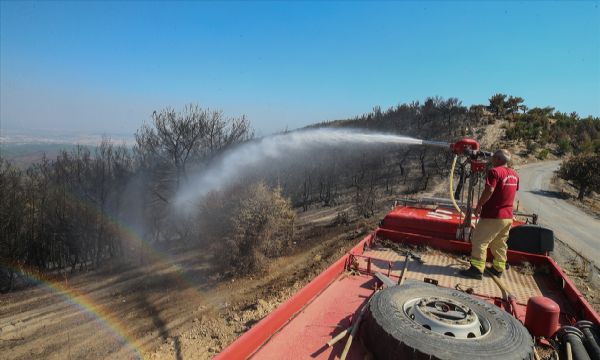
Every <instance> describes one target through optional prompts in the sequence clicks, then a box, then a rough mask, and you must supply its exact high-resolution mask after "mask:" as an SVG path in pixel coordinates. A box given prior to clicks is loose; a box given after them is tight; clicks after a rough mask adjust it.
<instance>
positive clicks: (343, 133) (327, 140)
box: [174, 129, 423, 212]
mask: <svg viewBox="0 0 600 360" xmlns="http://www.w3.org/2000/svg"><path fill="white" fill-rule="evenodd" d="M422 143H423V141H422V140H420V139H415V138H411V137H407V136H400V135H393V134H383V133H372V132H365V131H360V130H338V129H314V130H302V131H296V132H290V133H283V134H277V135H273V136H268V137H264V138H261V139H259V140H256V141H250V142H246V143H243V144H241V145H239V146H237V147H235V148H233V149H230V150H228V151H226V152H225V153H224V154H223V155H222V156H221V157H220V158H219V159H217V160H216V161H213V162H212V163H211V164H210V165H209V166H208V167H206V168H204V169H201V170H200V171H199V172H198V173H197V174H195V175H192V176H190V178H189V180H188V181H187V182H186V183H185V184H184V185H183V186H182V187H181V188H180V189H179V191H178V192H177V194H176V196H175V201H174V207H175V208H176V209H178V210H179V211H181V210H183V211H185V212H189V211H190V210H191V209H193V205H194V204H197V203H198V201H200V200H201V199H202V198H203V197H205V196H206V195H207V194H208V193H210V192H212V191H217V190H221V189H223V188H226V187H227V186H229V185H232V184H233V183H235V182H236V181H237V180H238V179H240V178H242V177H243V176H244V175H245V174H246V173H248V172H249V171H250V170H251V169H254V168H255V167H257V166H261V165H263V166H264V165H268V164H269V162H272V161H277V160H282V159H289V160H292V159H293V158H294V157H298V156H301V155H303V154H305V153H306V152H307V151H314V150H317V149H321V150H323V151H326V150H327V149H326V148H332V147H341V146H347V145H375V144H405V145H421V144H422ZM347 149H348V150H349V151H352V148H347ZM315 155H317V154H316V153H315ZM307 160H308V161H310V159H307Z"/></svg>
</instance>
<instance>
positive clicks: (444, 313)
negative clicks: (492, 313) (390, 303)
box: [403, 296, 490, 339]
mask: <svg viewBox="0 0 600 360" xmlns="http://www.w3.org/2000/svg"><path fill="white" fill-rule="evenodd" d="M403 308H404V313H405V314H406V316H408V318H410V319H411V320H412V321H414V322H415V323H417V324H419V325H421V326H423V327H424V328H426V329H428V330H431V331H432V332H435V333H438V334H442V335H445V336H449V337H454V338H457V339H480V338H481V337H483V336H485V335H487V333H488V332H489V330H490V324H489V322H488V321H487V320H482V319H483V318H482V317H479V316H477V313H475V311H473V310H472V309H471V308H470V307H469V306H467V305H465V304H464V303H460V302H458V301H456V300H452V299H448V298H443V297H437V296H429V297H422V298H415V299H411V300H409V301H407V302H406V303H405V304H404V306H403Z"/></svg>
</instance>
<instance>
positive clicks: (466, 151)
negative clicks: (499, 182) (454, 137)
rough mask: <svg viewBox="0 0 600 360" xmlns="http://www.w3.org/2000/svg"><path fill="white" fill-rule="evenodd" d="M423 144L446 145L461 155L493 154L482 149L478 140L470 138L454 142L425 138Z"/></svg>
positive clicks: (445, 146)
mask: <svg viewBox="0 0 600 360" xmlns="http://www.w3.org/2000/svg"><path fill="white" fill-rule="evenodd" d="M423 145H430V146H437V147H444V148H447V149H450V151H452V152H453V153H454V154H456V155H459V156H460V155H464V156H470V157H478V156H492V153H491V152H487V151H481V150H480V145H479V143H478V142H477V141H476V140H474V139H470V138H464V139H460V140H458V141H457V142H454V143H449V142H444V141H432V140H423Z"/></svg>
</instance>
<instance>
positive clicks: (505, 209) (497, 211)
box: [481, 166, 519, 219]
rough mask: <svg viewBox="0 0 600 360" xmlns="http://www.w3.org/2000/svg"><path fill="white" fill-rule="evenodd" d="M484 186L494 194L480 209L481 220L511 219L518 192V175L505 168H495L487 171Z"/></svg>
mask: <svg viewBox="0 0 600 360" xmlns="http://www.w3.org/2000/svg"><path fill="white" fill-rule="evenodd" d="M485 184H486V185H488V186H490V187H492V188H494V192H493V193H492V196H491V197H490V199H489V200H488V201H486V203H485V204H483V207H482V208H481V218H484V219H512V217H513V203H514V201H515V195H516V194H517V190H519V175H518V174H517V173H516V172H515V171H514V170H513V169H509V168H507V167H506V166H497V167H495V168H492V169H490V171H488V174H487V177H486V179H485Z"/></svg>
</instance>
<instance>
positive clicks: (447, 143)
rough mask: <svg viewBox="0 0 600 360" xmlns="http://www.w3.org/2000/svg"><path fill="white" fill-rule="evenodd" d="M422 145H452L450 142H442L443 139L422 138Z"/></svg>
mask: <svg viewBox="0 0 600 360" xmlns="http://www.w3.org/2000/svg"><path fill="white" fill-rule="evenodd" d="M423 145H431V146H438V147H444V148H450V145H452V144H451V143H449V142H444V141H431V140H423Z"/></svg>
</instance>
